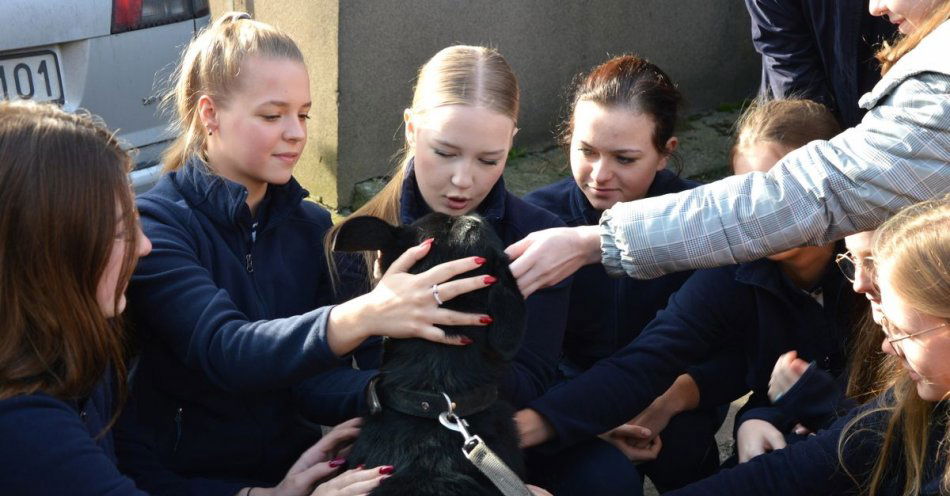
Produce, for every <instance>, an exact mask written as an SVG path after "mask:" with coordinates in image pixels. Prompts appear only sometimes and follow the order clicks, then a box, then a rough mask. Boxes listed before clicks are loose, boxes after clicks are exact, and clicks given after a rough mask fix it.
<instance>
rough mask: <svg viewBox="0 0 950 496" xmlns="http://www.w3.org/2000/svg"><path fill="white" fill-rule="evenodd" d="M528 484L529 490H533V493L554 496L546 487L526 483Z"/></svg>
mask: <svg viewBox="0 0 950 496" xmlns="http://www.w3.org/2000/svg"><path fill="white" fill-rule="evenodd" d="M526 486H527V487H528V490H529V491H531V494H533V495H534V496H554V495H553V494H551V493H549V492H547V491H545V490H544V489H541V488H540V487H537V486H532V485H531V484H526Z"/></svg>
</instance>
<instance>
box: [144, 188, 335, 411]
mask: <svg viewBox="0 0 950 496" xmlns="http://www.w3.org/2000/svg"><path fill="white" fill-rule="evenodd" d="M140 211H141V214H142V228H143V230H144V231H145V234H146V235H147V236H148V237H149V239H151V241H152V252H151V253H150V254H149V255H148V256H147V257H144V258H143V259H141V260H140V261H139V263H138V266H137V267H136V270H135V275H134V277H133V282H132V284H131V285H130V288H129V299H130V301H133V300H134V305H133V311H134V312H135V314H137V315H138V316H139V318H141V319H147V321H148V322H149V325H150V327H151V328H152V329H156V330H158V331H159V332H161V333H162V336H161V337H162V340H163V341H164V342H165V343H166V345H167V346H168V348H169V349H170V350H171V351H172V352H173V353H174V354H175V355H176V356H177V357H178V358H179V359H180V360H181V361H182V363H184V364H185V365H186V366H188V367H191V368H193V369H195V370H201V371H202V372H204V374H205V376H206V377H207V378H208V380H210V381H211V382H212V383H214V384H215V385H216V386H218V387H220V388H222V389H224V390H227V391H232V392H233V391H247V392H254V391H264V390H269V389H275V388H281V387H288V386H290V385H292V384H294V383H296V382H298V381H300V380H303V379H305V378H307V377H310V376H313V375H315V374H317V373H319V372H321V371H324V370H327V369H329V368H332V367H336V366H339V365H342V364H343V363H344V362H343V361H341V360H340V359H338V358H337V357H336V356H335V355H334V354H333V352H332V351H331V350H330V347H329V345H328V343H327V336H326V332H327V318H328V317H329V314H330V309H331V308H332V307H329V306H327V307H322V308H317V309H315V310H312V311H310V312H307V313H305V314H302V315H298V316H294V317H288V318H283V319H274V320H262V321H257V322H251V321H249V320H248V318H247V317H246V316H245V315H244V314H243V313H242V312H241V311H240V310H239V309H238V308H237V307H236V306H235V305H234V302H233V301H232V300H231V298H230V297H229V295H228V292H227V291H226V290H225V289H222V288H220V287H218V286H217V285H216V283H215V281H214V280H213V279H212V277H211V274H210V272H209V271H208V269H207V268H205V267H204V266H202V264H201V263H200V261H199V258H198V255H197V248H196V242H195V240H194V238H193V235H191V234H190V233H189V228H188V225H187V224H188V222H189V221H188V220H187V219H179V218H178V217H176V216H175V215H173V214H172V213H170V212H171V211H170V210H167V209H162V208H145V207H144V206H140Z"/></svg>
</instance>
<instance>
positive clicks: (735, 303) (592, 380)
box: [530, 259, 858, 444]
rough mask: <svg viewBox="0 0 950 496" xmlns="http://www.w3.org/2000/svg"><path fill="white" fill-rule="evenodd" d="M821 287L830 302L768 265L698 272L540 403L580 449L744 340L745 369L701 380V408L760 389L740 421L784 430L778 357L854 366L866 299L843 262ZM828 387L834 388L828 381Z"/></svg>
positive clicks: (831, 367) (564, 438) (562, 437)
mask: <svg viewBox="0 0 950 496" xmlns="http://www.w3.org/2000/svg"><path fill="white" fill-rule="evenodd" d="M821 288H822V290H823V299H824V306H821V305H819V304H818V303H817V302H816V301H815V300H814V299H813V298H812V297H811V296H809V295H808V294H806V293H805V292H803V291H802V290H800V289H798V288H796V287H795V286H793V285H792V283H791V282H790V281H788V280H787V278H786V277H785V276H784V274H782V273H781V270H780V269H779V267H778V265H777V264H776V263H774V262H771V261H769V260H765V259H763V260H758V261H755V262H749V263H745V264H741V265H733V266H726V267H719V268H716V269H706V270H699V271H696V272H695V273H694V274H693V276H692V277H690V279H689V280H688V281H686V283H685V284H684V285H683V286H682V288H680V290H679V291H678V292H676V293H675V294H674V295H673V296H672V297H671V298H670V302H669V305H667V307H666V308H665V309H664V310H661V311H660V312H659V314H658V315H657V318H656V319H655V320H654V321H653V322H651V323H650V324H649V325H648V326H647V327H646V328H645V329H644V330H643V332H642V333H641V334H640V336H639V337H637V339H635V340H634V341H633V342H632V343H630V344H629V345H628V346H626V347H624V348H623V349H621V350H620V351H618V352H617V353H616V354H614V355H613V356H611V357H610V358H607V359H605V360H602V361H600V362H598V363H597V364H596V365H594V366H593V367H592V368H591V369H590V370H588V371H587V372H586V373H584V374H582V375H581V376H579V377H577V378H575V379H574V380H572V381H571V382H569V383H567V384H565V385H563V386H561V387H559V388H555V389H552V390H551V391H550V392H549V393H548V394H547V395H545V396H544V397H543V398H540V399H538V400H537V401H535V402H533V403H532V404H531V405H530V407H531V408H534V409H535V410H537V411H538V412H540V413H541V414H542V415H544V416H545V418H547V420H548V421H549V422H550V423H551V425H552V426H553V428H554V429H555V431H556V432H557V435H558V438H557V440H556V441H555V442H556V443H560V444H573V443H575V442H577V441H579V440H581V439H583V438H585V437H588V436H590V435H593V434H597V433H600V432H604V431H606V430H608V429H611V428H613V427H615V426H617V425H620V424H622V423H623V422H626V421H627V420H629V419H630V418H632V417H633V415H635V414H637V413H638V412H640V411H641V410H643V409H644V408H645V407H647V406H649V404H650V403H651V402H652V401H653V399H654V398H656V397H657V396H659V395H660V394H662V393H663V392H664V391H665V390H666V389H667V388H668V387H669V386H670V385H671V384H672V383H673V381H674V380H675V379H676V377H677V376H678V375H679V374H680V373H682V372H683V371H685V370H686V369H687V367H689V366H690V365H693V364H696V363H700V362H701V361H702V360H704V359H706V358H707V357H708V356H709V353H710V352H711V351H713V350H715V349H716V347H717V346H721V345H722V344H723V343H724V342H726V343H728V342H734V341H738V342H740V343H741V345H740V346H741V350H742V355H743V356H744V357H745V359H744V363H741V364H739V365H740V366H739V367H735V366H734V365H735V364H733V366H728V367H724V369H723V373H721V374H718V375H717V374H703V375H701V376H699V377H694V379H696V382H697V384H698V386H699V389H700V393H701V397H702V399H701V404H703V405H715V404H721V403H724V402H727V401H731V400H733V399H735V398H737V397H739V396H741V395H742V394H743V393H744V392H746V391H748V390H750V389H751V390H753V391H755V393H756V394H755V395H754V396H753V399H751V400H750V403H749V404H748V405H747V408H746V409H745V410H744V411H743V412H742V415H743V417H742V418H741V419H737V422H738V421H740V420H745V419H748V418H762V419H765V420H769V421H771V422H776V423H777V425H778V424H782V426H784V422H787V421H790V420H789V419H788V418H787V417H788V415H790V414H789V413H785V412H783V411H782V410H776V408H777V405H772V406H768V405H767V402H768V399H767V397H766V396H765V394H766V392H767V390H768V379H769V377H770V376H771V372H772V369H773V367H774V365H775V361H776V360H777V359H778V357H779V356H780V355H781V354H782V353H785V352H787V351H789V350H798V353H799V356H800V357H802V358H803V359H804V360H807V361H816V362H817V363H818V364H819V365H820V366H821V368H822V369H824V370H827V371H832V373H833V374H834V375H840V371H841V370H842V369H843V368H844V366H845V364H846V361H847V360H846V355H845V353H844V350H846V349H847V344H846V343H847V340H848V337H849V335H850V329H851V320H852V319H851V316H852V315H854V314H855V313H856V312H855V311H854V310H852V305H853V303H854V302H855V301H857V300H858V298H857V297H856V296H855V295H854V294H853V292H852V291H851V289H850V286H849V285H848V284H847V281H846V280H845V279H844V277H843V276H841V275H840V273H839V272H838V270H837V268H836V267H835V266H834V263H833V262H829V264H828V268H827V269H826V272H825V276H824V278H823V280H822V282H821ZM724 365H725V364H724ZM704 378H708V379H709V380H703V379H704ZM818 382H819V383H820V384H822V387H824V385H826V382H827V381H824V382H822V381H818ZM805 396H807V395H805ZM840 396H841V394H840V392H836V393H834V397H835V398H840ZM834 403H836V405H835V406H837V401H835V402H834ZM810 413H811V414H812V415H814V412H810ZM791 415H797V414H791ZM827 417H828V415H827V414H826V415H824V417H823V419H824V420H827Z"/></svg>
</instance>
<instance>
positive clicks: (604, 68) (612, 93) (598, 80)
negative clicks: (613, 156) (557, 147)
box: [558, 55, 683, 160]
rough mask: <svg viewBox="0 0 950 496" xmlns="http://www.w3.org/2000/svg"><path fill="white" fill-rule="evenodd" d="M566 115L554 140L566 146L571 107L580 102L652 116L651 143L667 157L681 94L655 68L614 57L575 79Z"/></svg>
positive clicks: (636, 59) (639, 60)
mask: <svg viewBox="0 0 950 496" xmlns="http://www.w3.org/2000/svg"><path fill="white" fill-rule="evenodd" d="M577 80H578V83H576V85H575V88H574V91H573V93H572V96H571V100H570V107H569V112H568V114H567V118H566V119H565V120H564V122H563V123H562V124H561V130H560V132H559V133H558V135H559V136H558V140H559V142H560V143H561V145H562V146H565V147H567V146H570V144H571V138H572V136H573V134H574V109H575V108H577V104H578V103H580V102H594V103H596V104H598V105H600V106H602V107H605V108H617V107H620V108H625V109H628V110H630V111H631V112H634V113H637V114H644V115H648V116H650V117H651V118H652V119H653V123H654V127H653V146H654V148H656V151H657V152H658V153H659V154H660V155H665V156H671V157H673V158H674V160H675V159H676V156H675V154H674V153H673V152H671V151H670V150H668V149H667V147H666V143H667V141H669V139H670V138H672V137H673V131H674V129H675V128H676V122H677V119H678V116H679V111H680V108H681V107H682V105H683V97H682V95H681V94H680V92H679V89H677V88H676V85H675V84H673V80H671V79H670V77H669V76H667V75H666V73H665V72H663V71H662V70H661V69H660V68H659V67H657V66H656V65H654V64H652V63H651V62H649V61H648V60H646V59H642V58H640V57H637V56H636V55H621V56H618V57H614V58H612V59H610V60H608V61H606V62H604V63H603V64H600V65H598V66H597V67H595V68H593V69H592V70H591V71H590V72H589V73H587V74H585V75H583V76H580V77H579V78H577Z"/></svg>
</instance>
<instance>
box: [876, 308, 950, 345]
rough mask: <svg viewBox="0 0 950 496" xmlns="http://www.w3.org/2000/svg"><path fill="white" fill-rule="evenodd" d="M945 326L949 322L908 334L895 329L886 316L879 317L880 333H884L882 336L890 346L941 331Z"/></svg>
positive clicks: (897, 328) (948, 324) (898, 328)
mask: <svg viewBox="0 0 950 496" xmlns="http://www.w3.org/2000/svg"><path fill="white" fill-rule="evenodd" d="M947 326H950V322H944V323H943V324H940V325H938V326H934V327H930V328H927V329H924V330H921V331H916V332H911V333H908V332H905V331H903V330H902V329H901V328H900V327H897V326H896V325H894V324H892V323H891V321H890V320H888V318H887V316H885V315H881V331H883V332H884V336H885V337H886V338H887V342H888V343H891V344H894V343H896V342H898V341H903V340H905V339H907V338H912V337H915V336H920V335H921V334H924V333H927V332H931V331H936V330H937V329H943V328H944V327H947Z"/></svg>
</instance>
